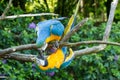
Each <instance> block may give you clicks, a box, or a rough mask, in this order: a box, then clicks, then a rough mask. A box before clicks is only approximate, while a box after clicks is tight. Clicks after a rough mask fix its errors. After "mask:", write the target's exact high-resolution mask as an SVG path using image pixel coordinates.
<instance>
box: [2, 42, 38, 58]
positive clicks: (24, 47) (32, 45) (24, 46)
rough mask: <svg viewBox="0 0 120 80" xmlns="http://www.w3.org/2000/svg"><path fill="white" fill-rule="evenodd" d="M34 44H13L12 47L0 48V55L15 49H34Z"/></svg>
mask: <svg viewBox="0 0 120 80" xmlns="http://www.w3.org/2000/svg"><path fill="white" fill-rule="evenodd" d="M36 48H37V47H36V44H27V45H20V46H15V47H12V48H7V49H4V50H0V57H2V56H4V55H6V54H9V53H13V52H16V51H21V50H28V49H36Z"/></svg>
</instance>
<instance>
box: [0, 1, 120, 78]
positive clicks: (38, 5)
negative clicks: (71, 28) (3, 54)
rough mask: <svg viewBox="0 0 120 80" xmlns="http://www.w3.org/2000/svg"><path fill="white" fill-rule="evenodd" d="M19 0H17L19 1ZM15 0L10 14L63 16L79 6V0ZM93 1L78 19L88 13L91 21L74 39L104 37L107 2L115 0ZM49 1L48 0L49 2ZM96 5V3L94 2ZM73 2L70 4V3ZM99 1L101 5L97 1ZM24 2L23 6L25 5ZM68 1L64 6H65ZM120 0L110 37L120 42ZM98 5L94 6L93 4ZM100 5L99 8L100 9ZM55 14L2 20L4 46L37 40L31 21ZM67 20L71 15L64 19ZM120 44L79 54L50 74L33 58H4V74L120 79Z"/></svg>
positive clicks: (0, 68) (0, 63) (0, 5)
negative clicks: (56, 14)
mask: <svg viewBox="0 0 120 80" xmlns="http://www.w3.org/2000/svg"><path fill="white" fill-rule="evenodd" d="M15 1H17V2H15ZM21 1H22V0H14V1H13V4H12V6H11V7H10V10H9V11H8V13H7V15H16V14H24V13H42V12H47V13H48V12H53V13H58V14H60V16H67V17H70V16H71V15H72V14H73V12H74V9H75V6H76V3H77V0H74V2H72V1H73V0H60V1H57V0H23V4H21V3H22V2H21ZM95 1H96V2H91V3H90V1H89V0H88V1H87V0H86V2H85V4H84V5H85V7H84V8H83V9H84V11H83V12H81V11H79V15H78V16H77V20H76V23H77V22H78V21H80V20H81V19H83V18H84V17H88V16H89V17H91V19H89V21H88V22H87V23H86V24H85V25H84V26H83V27H82V28H81V29H80V30H79V31H78V32H76V33H75V34H74V35H72V37H71V38H70V39H69V41H70V42H78V41H84V40H86V41H88V40H101V39H102V37H103V34H104V29H105V27H106V23H105V22H104V21H105V20H106V18H107V17H106V16H103V17H101V15H106V14H107V11H106V9H107V8H106V5H105V3H106V2H107V1H111V0H103V1H100V0H95ZM46 2H47V3H46ZM6 3H8V0H1V1H0V15H1V14H2V13H3V11H4V9H5V8H6V6H7V4H6ZM63 3H64V4H63ZM93 3H94V4H96V6H94V4H93ZM68 4H69V5H68ZM97 4H98V5H97ZM21 5H23V6H21ZM63 5H64V6H63ZM119 5H120V2H119V4H118V7H117V10H116V13H115V22H114V23H113V26H112V32H111V34H110V39H109V41H114V42H119V43H120V31H119V29H120V22H119V20H120V13H119V12H120V8H119V7H120V6H119ZM93 7H94V8H93ZM96 7H97V9H96ZM51 18H55V17H53V16H42V17H29V18H28V17H27V18H17V19H9V20H1V21H0V49H5V48H9V47H11V46H18V45H22V44H28V43H35V40H36V33H35V31H34V30H33V29H30V28H28V25H29V24H30V23H31V22H35V23H38V22H39V21H41V20H43V19H51ZM62 22H63V24H64V25H66V24H67V22H68V19H66V20H63V21H62ZM91 46H93V44H91V45H80V46H77V47H73V50H78V49H84V48H86V47H91ZM119 48H120V47H118V46H110V45H109V46H107V48H106V49H105V50H103V51H101V52H98V53H93V54H90V55H83V56H78V57H76V58H75V59H74V61H72V63H71V65H70V66H69V67H67V68H65V69H63V70H59V71H57V72H56V73H55V75H54V76H52V77H50V76H47V75H46V73H40V72H38V71H37V70H36V69H35V66H34V63H32V62H21V61H16V60H8V59H0V75H1V74H2V75H6V76H8V79H9V80H37V79H39V80H102V79H107V80H119V79H120V67H119V66H120V58H119V55H120V49H119ZM21 53H24V54H38V52H36V51H35V50H26V51H21Z"/></svg>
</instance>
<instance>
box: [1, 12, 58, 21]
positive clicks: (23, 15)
mask: <svg viewBox="0 0 120 80" xmlns="http://www.w3.org/2000/svg"><path fill="white" fill-rule="evenodd" d="M45 15H53V16H58V14H54V13H39V14H21V15H13V16H6V17H4V18H2V16H1V17H0V20H3V19H14V18H20V17H33V16H45Z"/></svg>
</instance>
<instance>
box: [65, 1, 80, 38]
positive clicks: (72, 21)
mask: <svg viewBox="0 0 120 80" xmlns="http://www.w3.org/2000/svg"><path fill="white" fill-rule="evenodd" d="M80 1H81V0H79V1H78V4H77V7H76V10H75V13H74V14H73V15H72V16H71V18H70V19H69V21H68V24H67V26H66V28H65V30H64V35H63V37H64V36H65V35H66V34H67V33H68V32H69V31H70V30H71V28H73V27H74V23H75V19H76V15H77V12H78V10H79V5H80Z"/></svg>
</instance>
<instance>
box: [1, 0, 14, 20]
mask: <svg viewBox="0 0 120 80" xmlns="http://www.w3.org/2000/svg"><path fill="white" fill-rule="evenodd" d="M11 3H12V0H9V3H8V5H7V7H6V9H5V10H4V12H3V13H2V15H1V19H4V18H5V16H6V13H7V12H8V10H9V8H10V5H11Z"/></svg>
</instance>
